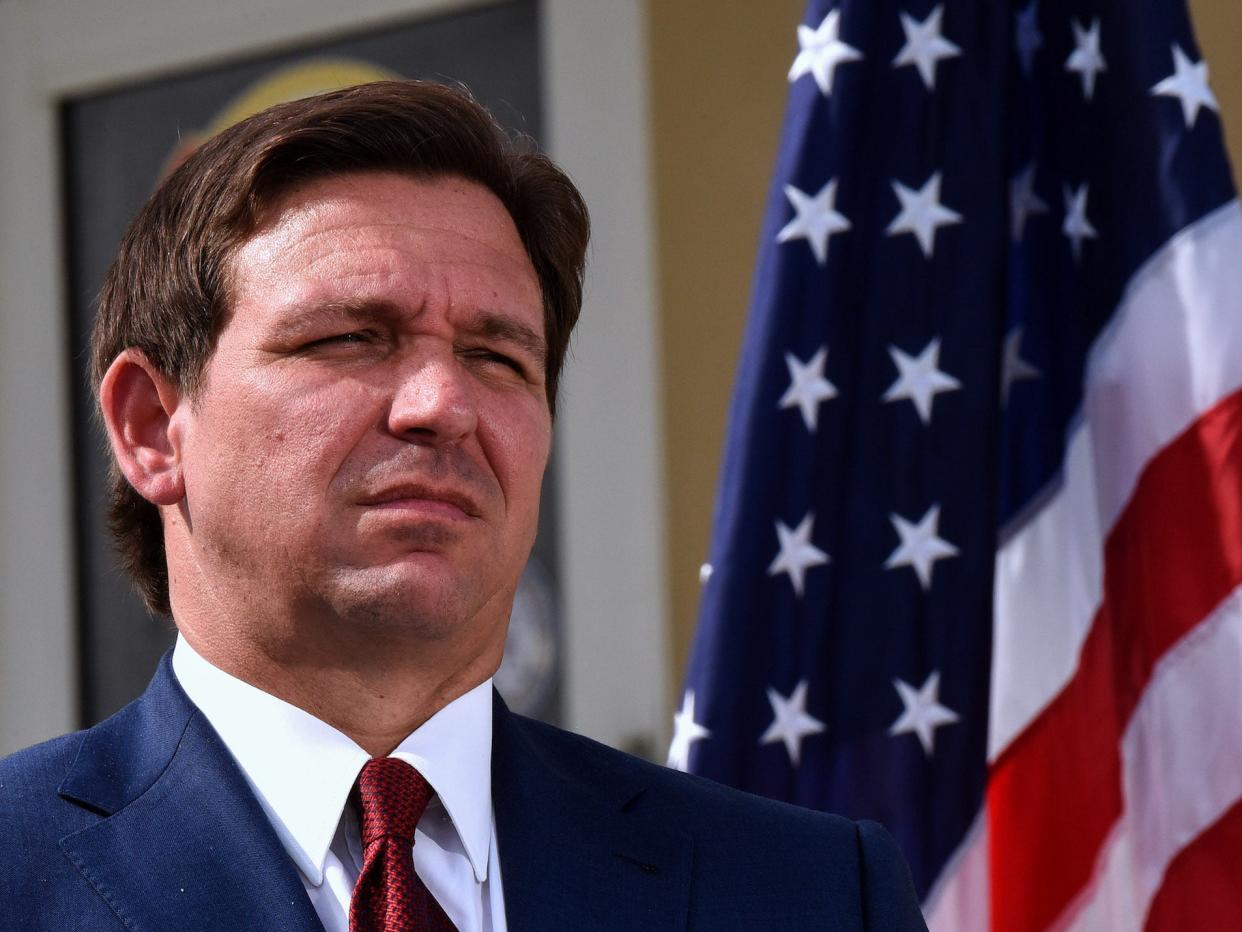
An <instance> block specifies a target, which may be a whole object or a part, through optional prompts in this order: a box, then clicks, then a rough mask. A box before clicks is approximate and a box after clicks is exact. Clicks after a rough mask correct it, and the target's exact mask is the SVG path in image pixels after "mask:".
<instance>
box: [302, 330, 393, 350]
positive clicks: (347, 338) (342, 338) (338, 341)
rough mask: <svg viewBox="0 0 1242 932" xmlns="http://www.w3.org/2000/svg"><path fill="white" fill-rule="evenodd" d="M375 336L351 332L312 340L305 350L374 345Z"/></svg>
mask: <svg viewBox="0 0 1242 932" xmlns="http://www.w3.org/2000/svg"><path fill="white" fill-rule="evenodd" d="M374 341H375V334H374V333H372V332H371V331H369V330H351V331H349V332H348V333H334V334H332V335H331V336H327V337H320V338H319V339H317V340H311V341H310V342H309V343H307V344H306V345H305V346H303V347H302V348H303V349H315V348H317V347H321V346H350V345H354V344H362V343H372V342H374Z"/></svg>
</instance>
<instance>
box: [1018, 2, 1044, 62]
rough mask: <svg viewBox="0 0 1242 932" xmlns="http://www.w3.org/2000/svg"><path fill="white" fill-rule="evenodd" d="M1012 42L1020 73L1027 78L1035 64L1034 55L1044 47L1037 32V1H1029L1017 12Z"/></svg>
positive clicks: (1042, 39) (1041, 34)
mask: <svg viewBox="0 0 1242 932" xmlns="http://www.w3.org/2000/svg"><path fill="white" fill-rule="evenodd" d="M1013 32H1014V35H1013V41H1014V45H1015V46H1016V47H1017V49H1018V59H1019V61H1021V62H1022V73H1023V74H1024V75H1026V76H1027V77H1028V78H1029V77H1030V76H1031V68H1032V67H1033V66H1034V64H1035V53H1036V52H1038V51H1039V50H1040V49H1042V48H1043V47H1044V36H1043V33H1041V32H1040V31H1039V0H1031V2H1030V3H1028V4H1027V5H1026V6H1025V7H1023V8H1022V9H1021V10H1019V11H1018V15H1017V16H1016V17H1015V18H1014V27H1013Z"/></svg>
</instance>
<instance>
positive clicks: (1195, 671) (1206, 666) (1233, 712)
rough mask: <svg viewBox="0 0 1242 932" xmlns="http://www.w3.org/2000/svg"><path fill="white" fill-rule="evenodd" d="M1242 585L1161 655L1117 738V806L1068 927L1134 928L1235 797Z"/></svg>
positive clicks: (1241, 705)
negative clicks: (1176, 862) (1120, 792)
mask: <svg viewBox="0 0 1242 932" xmlns="http://www.w3.org/2000/svg"><path fill="white" fill-rule="evenodd" d="M1239 671H1242V589H1237V590H1235V591H1234V592H1233V593H1232V595H1230V597H1229V598H1228V599H1226V600H1225V601H1224V602H1223V603H1221V605H1220V606H1219V607H1218V608H1217V610H1216V611H1215V612H1213V613H1212V615H1211V616H1210V617H1209V618H1208V619H1207V620H1206V621H1204V622H1203V623H1202V624H1200V625H1198V626H1197V627H1196V628H1195V629H1194V630H1192V631H1191V632H1190V633H1189V634H1187V635H1186V637H1184V638H1183V639H1182V640H1181V641H1180V642H1179V643H1178V644H1177V645H1175V646H1174V647H1173V648H1172V649H1171V650H1169V652H1168V653H1167V654H1165V656H1164V657H1163V658H1162V659H1161V660H1160V662H1159V664H1158V665H1157V667H1156V670H1155V673H1154V675H1153V677H1152V681H1151V684H1150V685H1149V686H1148V688H1147V691H1146V692H1145V693H1144V694H1143V698H1142V700H1140V703H1139V706H1138V708H1137V709H1136V710H1135V713H1134V717H1133V718H1132V719H1131V721H1130V727H1129V728H1128V729H1127V731H1126V734H1125V737H1124V739H1123V740H1122V762H1123V764H1122V766H1123V768H1124V770H1123V772H1124V778H1123V779H1124V791H1125V814H1124V815H1123V816H1122V817H1121V820H1120V821H1119V822H1118V823H1117V826H1116V828H1115V829H1114V831H1113V834H1112V836H1111V837H1110V838H1109V841H1108V843H1107V845H1106V846H1105V848H1104V851H1103V852H1102V854H1101V859H1100V863H1099V865H1098V866H1097V872H1096V876H1095V878H1094V880H1093V881H1092V884H1091V886H1089V887H1088V888H1087V892H1086V893H1085V894H1084V896H1083V897H1081V898H1080V900H1079V902H1078V903H1077V904H1075V905H1074V906H1072V907H1071V908H1070V910H1068V914H1069V916H1070V917H1072V918H1071V919H1069V921H1068V923H1067V924H1066V925H1065V927H1066V928H1069V929H1073V930H1082V932H1098V930H1109V929H1115V930H1118V932H1122V930H1132V929H1140V928H1142V926H1143V919H1144V917H1145V916H1146V914H1147V909H1148V907H1149V906H1150V905H1151V902H1152V899H1153V898H1154V897H1155V895H1156V892H1157V891H1158V890H1159V889H1160V884H1161V881H1162V880H1163V877H1164V872H1165V869H1166V868H1167V867H1168V866H1169V863H1170V862H1171V861H1172V860H1173V858H1174V857H1175V856H1176V855H1177V853H1178V852H1179V851H1181V850H1182V849H1183V848H1184V847H1185V846H1186V845H1187V844H1190V843H1192V842H1193V840H1194V839H1195V837H1197V836H1198V835H1199V834H1200V833H1201V832H1202V831H1203V830H1204V829H1206V828H1208V827H1209V826H1210V825H1212V823H1214V822H1215V821H1216V820H1217V819H1219V818H1220V817H1221V816H1222V815H1224V813H1225V812H1226V811H1228V810H1229V808H1230V807H1232V806H1233V804H1234V803H1235V802H1237V800H1238V799H1239V798H1240V797H1242V766H1240V764H1239V762H1242V727H1239V723H1240V722H1242V675H1239Z"/></svg>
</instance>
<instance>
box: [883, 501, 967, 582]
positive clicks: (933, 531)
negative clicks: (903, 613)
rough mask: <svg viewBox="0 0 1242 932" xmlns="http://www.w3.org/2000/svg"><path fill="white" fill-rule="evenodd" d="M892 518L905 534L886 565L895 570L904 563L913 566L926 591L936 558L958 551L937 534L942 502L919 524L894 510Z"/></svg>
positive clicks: (932, 508)
mask: <svg viewBox="0 0 1242 932" xmlns="http://www.w3.org/2000/svg"><path fill="white" fill-rule="evenodd" d="M888 518H889V520H890V521H892V522H893V528H894V529H895V530H896V531H897V536H898V537H900V538H901V543H900V544H898V545H897V549H896V550H894V551H893V552H892V553H891V554H890V555H889V558H888V560H887V561H885V563H884V568H885V569H886V570H895V569H898V568H899V567H902V566H909V567H913V569H914V572H915V574H916V575H917V576H918V578H919V583H920V584H921V585H922V586H923V591H924V592H926V591H927V590H929V589H930V588H931V578H932V570H933V569H934V568H935V563H936V561H937V560H943V559H945V558H947V557H955V556H957V554H958V550H957V548H956V547H954V546H953V545H952V544H950V543H949V542H948V541H947V540H944V539H942V538H940V537H938V536H937V534H938V533H939V526H940V506H939V505H932V506H931V508H929V509H928V510H927V514H925V515H923V517H922V519H921V520H920V521H919V523H918V524H912V523H911V522H909V521H907V520H906V519H905V518H903V517H902V516H901V515H899V514H890V515H889V516H888Z"/></svg>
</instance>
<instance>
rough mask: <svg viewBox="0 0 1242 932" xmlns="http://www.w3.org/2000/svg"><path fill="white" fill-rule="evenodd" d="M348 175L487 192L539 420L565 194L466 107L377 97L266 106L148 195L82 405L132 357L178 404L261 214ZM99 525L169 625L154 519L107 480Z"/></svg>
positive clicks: (577, 237)
mask: <svg viewBox="0 0 1242 932" xmlns="http://www.w3.org/2000/svg"><path fill="white" fill-rule="evenodd" d="M358 171H396V172H402V173H405V174H410V175H414V176H418V177H439V176H444V175H459V176H462V177H465V178H467V179H469V180H471V181H474V182H477V183H479V184H481V185H483V186H484V187H486V188H488V189H489V190H491V191H492V193H494V194H495V195H496V196H497V197H498V198H499V199H500V201H501V203H502V204H504V206H505V208H506V209H507V210H508V212H509V214H510V215H511V216H512V217H513V222H514V224H515V226H516V227H517V230H518V234H519V235H520V236H521V239H522V243H523V245H524V246H525V247H526V252H527V254H528V255H529V256H530V260H531V263H532V264H533V266H534V268H535V272H536V274H537V275H538V278H539V284H540V287H541V289H542V292H543V306H544V331H545V339H546V341H547V364H546V372H545V377H546V383H547V398H548V406H549V408H550V409H551V410H552V411H553V412H555V407H556V391H557V383H558V381H559V377H560V371H561V365H562V363H563V362H564V359H565V351H566V348H567V346H568V343H569V335H570V332H571V331H572V330H573V327H574V324H575V323H576V322H577V319H578V313H579V310H580V309H581V306H582V276H583V268H584V263H585V256H586V245H587V238H588V235H589V222H588V219H587V211H586V205H585V204H584V203H583V200H582V197H581V195H580V194H579V193H578V190H577V189H576V188H575V187H574V185H573V183H572V182H571V181H570V180H569V179H568V178H567V177H566V176H565V174H564V173H563V172H562V171H561V170H560V169H559V168H557V167H556V165H554V164H553V163H552V161H551V160H549V159H548V158H547V157H546V156H544V155H541V154H539V153H538V152H537V151H535V149H534V146H533V145H532V144H531V143H530V141H529V140H528V139H526V138H524V137H523V138H519V139H511V138H510V137H509V136H508V135H507V134H506V133H505V132H504V130H502V129H501V128H500V126H499V125H498V124H497V123H496V121H495V120H494V119H493V118H492V117H491V115H490V114H488V112H487V111H486V110H484V109H483V107H481V106H480V105H479V104H478V103H476V102H475V101H474V100H473V99H472V98H471V97H470V96H469V95H468V94H467V93H465V92H463V91H461V90H457V89H454V88H450V87H444V86H442V85H438V84H432V83H428V82H422V81H382V82H377V83H374V84H364V85H360V86H358V87H353V88H349V89H347V90H343V91H334V92H331V93H327V94H322V95H319V96H317V97H309V98H305V99H302V100H296V101H292V102H290V103H284V104H279V105H277V106H275V107H271V108H270V109H268V110H264V111H263V112H262V113H259V114H256V115H255V116H252V117H250V118H249V119H246V120H243V121H242V122H240V123H237V124H235V125H233V126H231V127H229V128H228V129H226V130H224V131H223V132H221V133H220V134H219V135H217V136H215V137H213V138H212V139H210V140H209V141H207V142H206V143H205V144H204V145H203V146H202V147H201V148H199V149H198V150H197V151H195V152H194V153H193V154H192V155H190V157H189V158H188V159H186V160H185V162H184V163H182V165H181V166H180V167H178V168H177V170H176V171H174V172H173V173H172V174H171V175H170V176H169V177H168V178H167V179H166V180H165V181H164V182H163V183H162V184H161V185H160V186H159V188H158V189H157V190H156V191H155V193H154V194H153V195H152V196H151V198H150V200H148V201H147V203H146V204H145V205H144V206H143V208H142V210H140V211H139V212H138V215H137V216H136V217H135V218H134V220H133V222H132V223H131V224H130V226H129V229H128V230H127V231H126V233H125V236H124V237H123V238H122V240H121V245H120V249H119V250H118V251H117V256H116V259H115V260H113V263H112V266H111V268H109V270H108V274H107V276H106V278H105V279H104V284H103V289H102V291H101V292H100V296H99V311H98V314H97V316H96V318H95V325H94V330H93V332H92V334H91V380H92V383H93V385H94V387H95V389H96V392H98V389H99V384H100V382H101V381H102V379H103V375H104V373H105V372H106V371H107V369H108V366H110V365H111V363H112V361H113V360H114V359H116V357H117V355H118V354H120V353H121V352H122V351H123V350H125V349H127V348H129V347H134V348H137V349H139V350H141V351H142V352H143V353H144V354H145V355H146V357H147V359H149V360H150V361H151V364H152V365H153V366H155V368H156V369H158V370H159V371H160V372H161V373H163V374H164V375H165V376H166V377H168V378H169V379H172V380H173V381H174V382H175V384H176V385H177V386H178V387H179V388H180V389H181V391H182V392H183V393H185V394H187V395H188V396H190V397H193V396H194V394H195V392H196V390H197V388H198V382H199V379H200V377H201V375H202V371H203V367H204V365H205V364H206V362H207V360H208V358H209V357H210V355H211V353H212V350H213V348H214V346H215V341H216V337H217V335H218V334H219V332H220V329H221V328H222V327H223V325H224V322H225V319H226V316H227V313H228V309H229V300H230V299H229V294H228V267H229V263H230V261H231V259H232V257H233V255H234V253H235V251H236V250H237V248H238V246H239V245H240V244H241V243H243V242H244V241H245V240H246V238H247V237H249V236H250V235H251V234H252V233H253V232H254V231H255V229H256V227H257V225H258V223H259V221H260V218H261V214H262V212H263V210H264V208H265V207H267V206H269V205H271V204H272V203H273V202H274V201H275V200H276V199H277V198H278V196H279V195H280V194H282V193H284V192H286V191H288V190H289V189H290V188H292V187H293V186H294V185H297V184H299V183H301V182H304V181H307V180H310V179H314V178H320V177H324V176H327V175H334V174H340V173H344V172H358ZM108 518H109V523H110V526H111V529H112V534H113V537H114V539H115V540H116V543H117V547H118V549H119V551H120V556H121V561H122V565H123V566H124V568H125V570H126V572H128V573H129V575H130V576H131V577H132V578H133V580H134V582H135V584H136V585H137V587H138V590H139V591H140V592H141V594H142V596H143V598H144V599H145V600H146V603H147V605H148V607H149V608H150V609H151V610H152V611H154V612H159V613H163V614H170V613H171V607H170V606H169V601H168V567H167V562H166V557H165V553H164V531H163V527H162V525H161V522H160V516H159V510H158V509H157V508H156V506H155V505H153V504H151V503H150V502H148V501H146V500H145V499H144V498H142V497H141V496H140V495H139V494H138V493H137V492H136V491H135V490H134V489H133V487H132V486H130V484H129V483H128V482H127V481H126V480H125V478H124V477H123V476H122V475H121V474H120V471H119V469H117V468H116V466H115V464H114V465H113V469H112V476H111V482H110V489H109V510H108Z"/></svg>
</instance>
